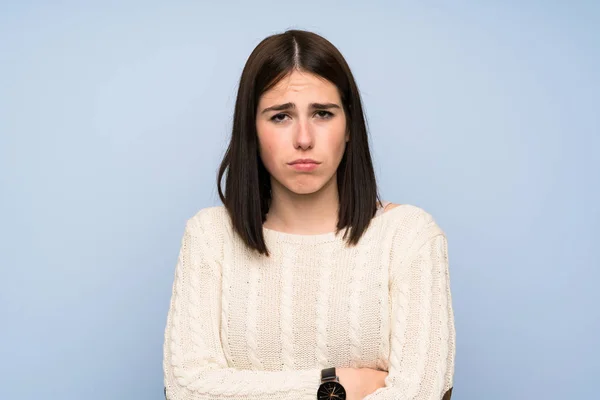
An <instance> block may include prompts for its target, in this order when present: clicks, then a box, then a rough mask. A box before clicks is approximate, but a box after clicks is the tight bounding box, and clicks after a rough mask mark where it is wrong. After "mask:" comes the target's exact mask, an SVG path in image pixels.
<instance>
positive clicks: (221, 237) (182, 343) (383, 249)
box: [163, 30, 455, 400]
mask: <svg viewBox="0 0 600 400" xmlns="http://www.w3.org/2000/svg"><path fill="white" fill-rule="evenodd" d="M223 177H225V186H224V188H225V189H224V190H223V188H222V180H223ZM217 185H218V188H219V195H220V198H221V201H222V202H223V206H218V207H209V208H205V209H202V210H200V211H198V212H197V213H196V214H195V215H194V216H193V217H191V218H190V219H189V220H188V221H187V223H186V226H185V230H184V234H183V239H182V243H181V250H180V253H179V259H178V262H177V266H176V272H175V279H174V284H173V292H172V297H171V302H170V309H169V313H168V317H167V324H166V330H165V342H164V362H163V368H164V383H165V396H166V398H167V399H169V400H192V399H252V400H259V399H260V400H265V399H277V400H281V399H315V398H317V399H323V400H325V399H338V400H340V399H349V400H355V399H368V400H376V399H423V400H425V399H428V400H433V399H435V400H440V399H442V398H443V399H445V400H447V399H449V398H450V395H451V393H452V386H453V374H454V355H455V329H454V318H453V310H452V301H451V294H450V280H449V275H448V255H447V242H446V237H445V234H444V232H443V231H442V230H441V229H440V227H439V226H438V225H437V224H436V222H435V221H434V219H433V218H432V216H431V215H430V214H428V213H427V212H426V211H424V210H422V209H421V208H419V207H417V206H414V205H408V204H402V205H399V204H392V203H390V202H388V201H381V199H380V198H379V195H378V192H377V185H376V182H375V174H374V171H373V165H372V161H371V155H370V153H369V144H368V137H367V130H366V124H365V119H364V115H363V110H362V106H361V100H360V95H359V91H358V88H357V86H356V83H355V81H354V78H353V76H352V73H351V71H350V69H349V67H348V65H347V64H346V62H345V60H344V58H343V57H342V55H341V54H340V52H339V51H338V50H337V49H336V48H335V47H334V46H333V45H332V44H331V43H330V42H329V41H327V40H326V39H324V38H323V37H321V36H319V35H317V34H315V33H311V32H307V31H300V30H289V31H286V32H284V33H282V34H277V35H273V36H270V37H267V38H266V39H264V40H263V41H262V42H261V43H260V44H259V45H258V46H257V47H256V48H255V49H254V51H253V52H252V54H251V55H250V57H249V59H248V60H247V63H246V66H245V68H244V70H243V73H242V77H241V80H240V83H239V91H238V95H237V101H236V105H235V115H234V122H233V132H232V136H231V142H230V144H229V147H228V149H227V151H226V154H225V156H224V159H223V161H222V164H221V167H220V170H219V174H218V179H217Z"/></svg>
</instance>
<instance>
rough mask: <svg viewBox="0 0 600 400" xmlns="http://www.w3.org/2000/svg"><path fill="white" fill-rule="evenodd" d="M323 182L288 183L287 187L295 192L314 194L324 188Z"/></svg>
mask: <svg viewBox="0 0 600 400" xmlns="http://www.w3.org/2000/svg"><path fill="white" fill-rule="evenodd" d="M323 186H324V185H323V184H318V183H310V184H304V185H298V184H292V185H286V187H287V189H288V190H289V191H290V192H292V193H295V194H313V193H316V192H318V191H319V190H321V189H322V188H323Z"/></svg>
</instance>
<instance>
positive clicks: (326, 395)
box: [317, 367, 346, 400]
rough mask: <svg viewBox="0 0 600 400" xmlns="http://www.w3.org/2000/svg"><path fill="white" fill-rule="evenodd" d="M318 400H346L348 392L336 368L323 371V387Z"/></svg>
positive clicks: (321, 386)
mask: <svg viewBox="0 0 600 400" xmlns="http://www.w3.org/2000/svg"><path fill="white" fill-rule="evenodd" d="M317 400H346V391H345V390H344V387H343V386H342V384H341V383H340V377H339V376H336V374H335V367H333V368H325V369H323V370H321V385H320V386H319V390H317Z"/></svg>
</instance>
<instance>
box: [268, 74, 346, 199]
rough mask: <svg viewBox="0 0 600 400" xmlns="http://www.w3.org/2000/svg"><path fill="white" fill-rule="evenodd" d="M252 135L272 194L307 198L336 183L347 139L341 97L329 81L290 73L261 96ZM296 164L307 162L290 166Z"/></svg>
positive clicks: (309, 75)
mask: <svg viewBox="0 0 600 400" xmlns="http://www.w3.org/2000/svg"><path fill="white" fill-rule="evenodd" d="M273 107H278V108H277V109H276V110H273V109H271V108H273ZM256 130H257V132H258V141H259V146H260V157H261V159H262V162H263V164H264V165H265V168H266V169H267V171H269V173H270V174H271V185H272V189H273V190H280V189H287V190H289V191H291V192H293V193H296V194H310V193H314V192H317V191H319V190H321V189H322V188H323V187H324V186H325V185H327V184H328V183H330V182H335V177H336V171H337V168H338V165H339V164H340V161H341V159H342V156H343V155H344V150H345V148H346V142H347V141H348V140H349V137H348V135H347V133H346V115H345V113H344V108H343V106H342V102H341V99H340V95H339V93H338V90H337V87H336V86H335V85H334V84H332V83H331V82H329V81H326V80H324V79H323V78H321V77H319V76H316V75H313V74H311V73H308V72H301V71H296V70H294V71H293V72H292V73H291V74H290V75H289V76H287V77H285V78H283V79H282V80H281V81H279V82H278V83H277V85H276V86H274V87H273V88H272V89H271V90H269V91H267V92H265V93H264V94H263V95H262V96H261V98H260V101H259V104H258V109H257V114H256ZM299 159H311V160H312V161H309V162H308V163H300V164H294V162H296V161H297V160H299Z"/></svg>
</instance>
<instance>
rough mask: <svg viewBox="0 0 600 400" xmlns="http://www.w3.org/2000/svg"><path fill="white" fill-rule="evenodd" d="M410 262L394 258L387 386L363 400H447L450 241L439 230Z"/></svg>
mask: <svg viewBox="0 0 600 400" xmlns="http://www.w3.org/2000/svg"><path fill="white" fill-rule="evenodd" d="M428 231H429V234H427V235H426V236H425V239H423V240H421V241H417V243H416V246H415V247H414V248H415V249H416V251H415V252H412V251H411V252H410V254H411V255H410V256H408V257H407V258H406V260H399V258H400V257H399V256H400V255H399V254H394V253H393V252H392V264H391V268H393V269H394V273H393V274H392V275H391V276H390V280H391V282H390V298H391V340H390V357H389V361H390V364H389V368H388V376H387V378H386V380H385V384H386V386H385V387H383V388H379V389H377V390H376V391H375V392H373V393H371V394H369V395H368V396H366V397H364V400H388V399H390V400H391V399H396V400H441V399H442V397H443V399H444V400H446V399H449V398H450V394H451V393H452V392H451V389H452V385H453V374H454V356H455V328H454V316H453V310H452V299H451V293H450V278H449V272H448V251H447V241H446V237H445V235H444V233H443V232H442V231H441V229H439V228H438V227H437V225H435V223H433V224H432V228H431V229H428Z"/></svg>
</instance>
